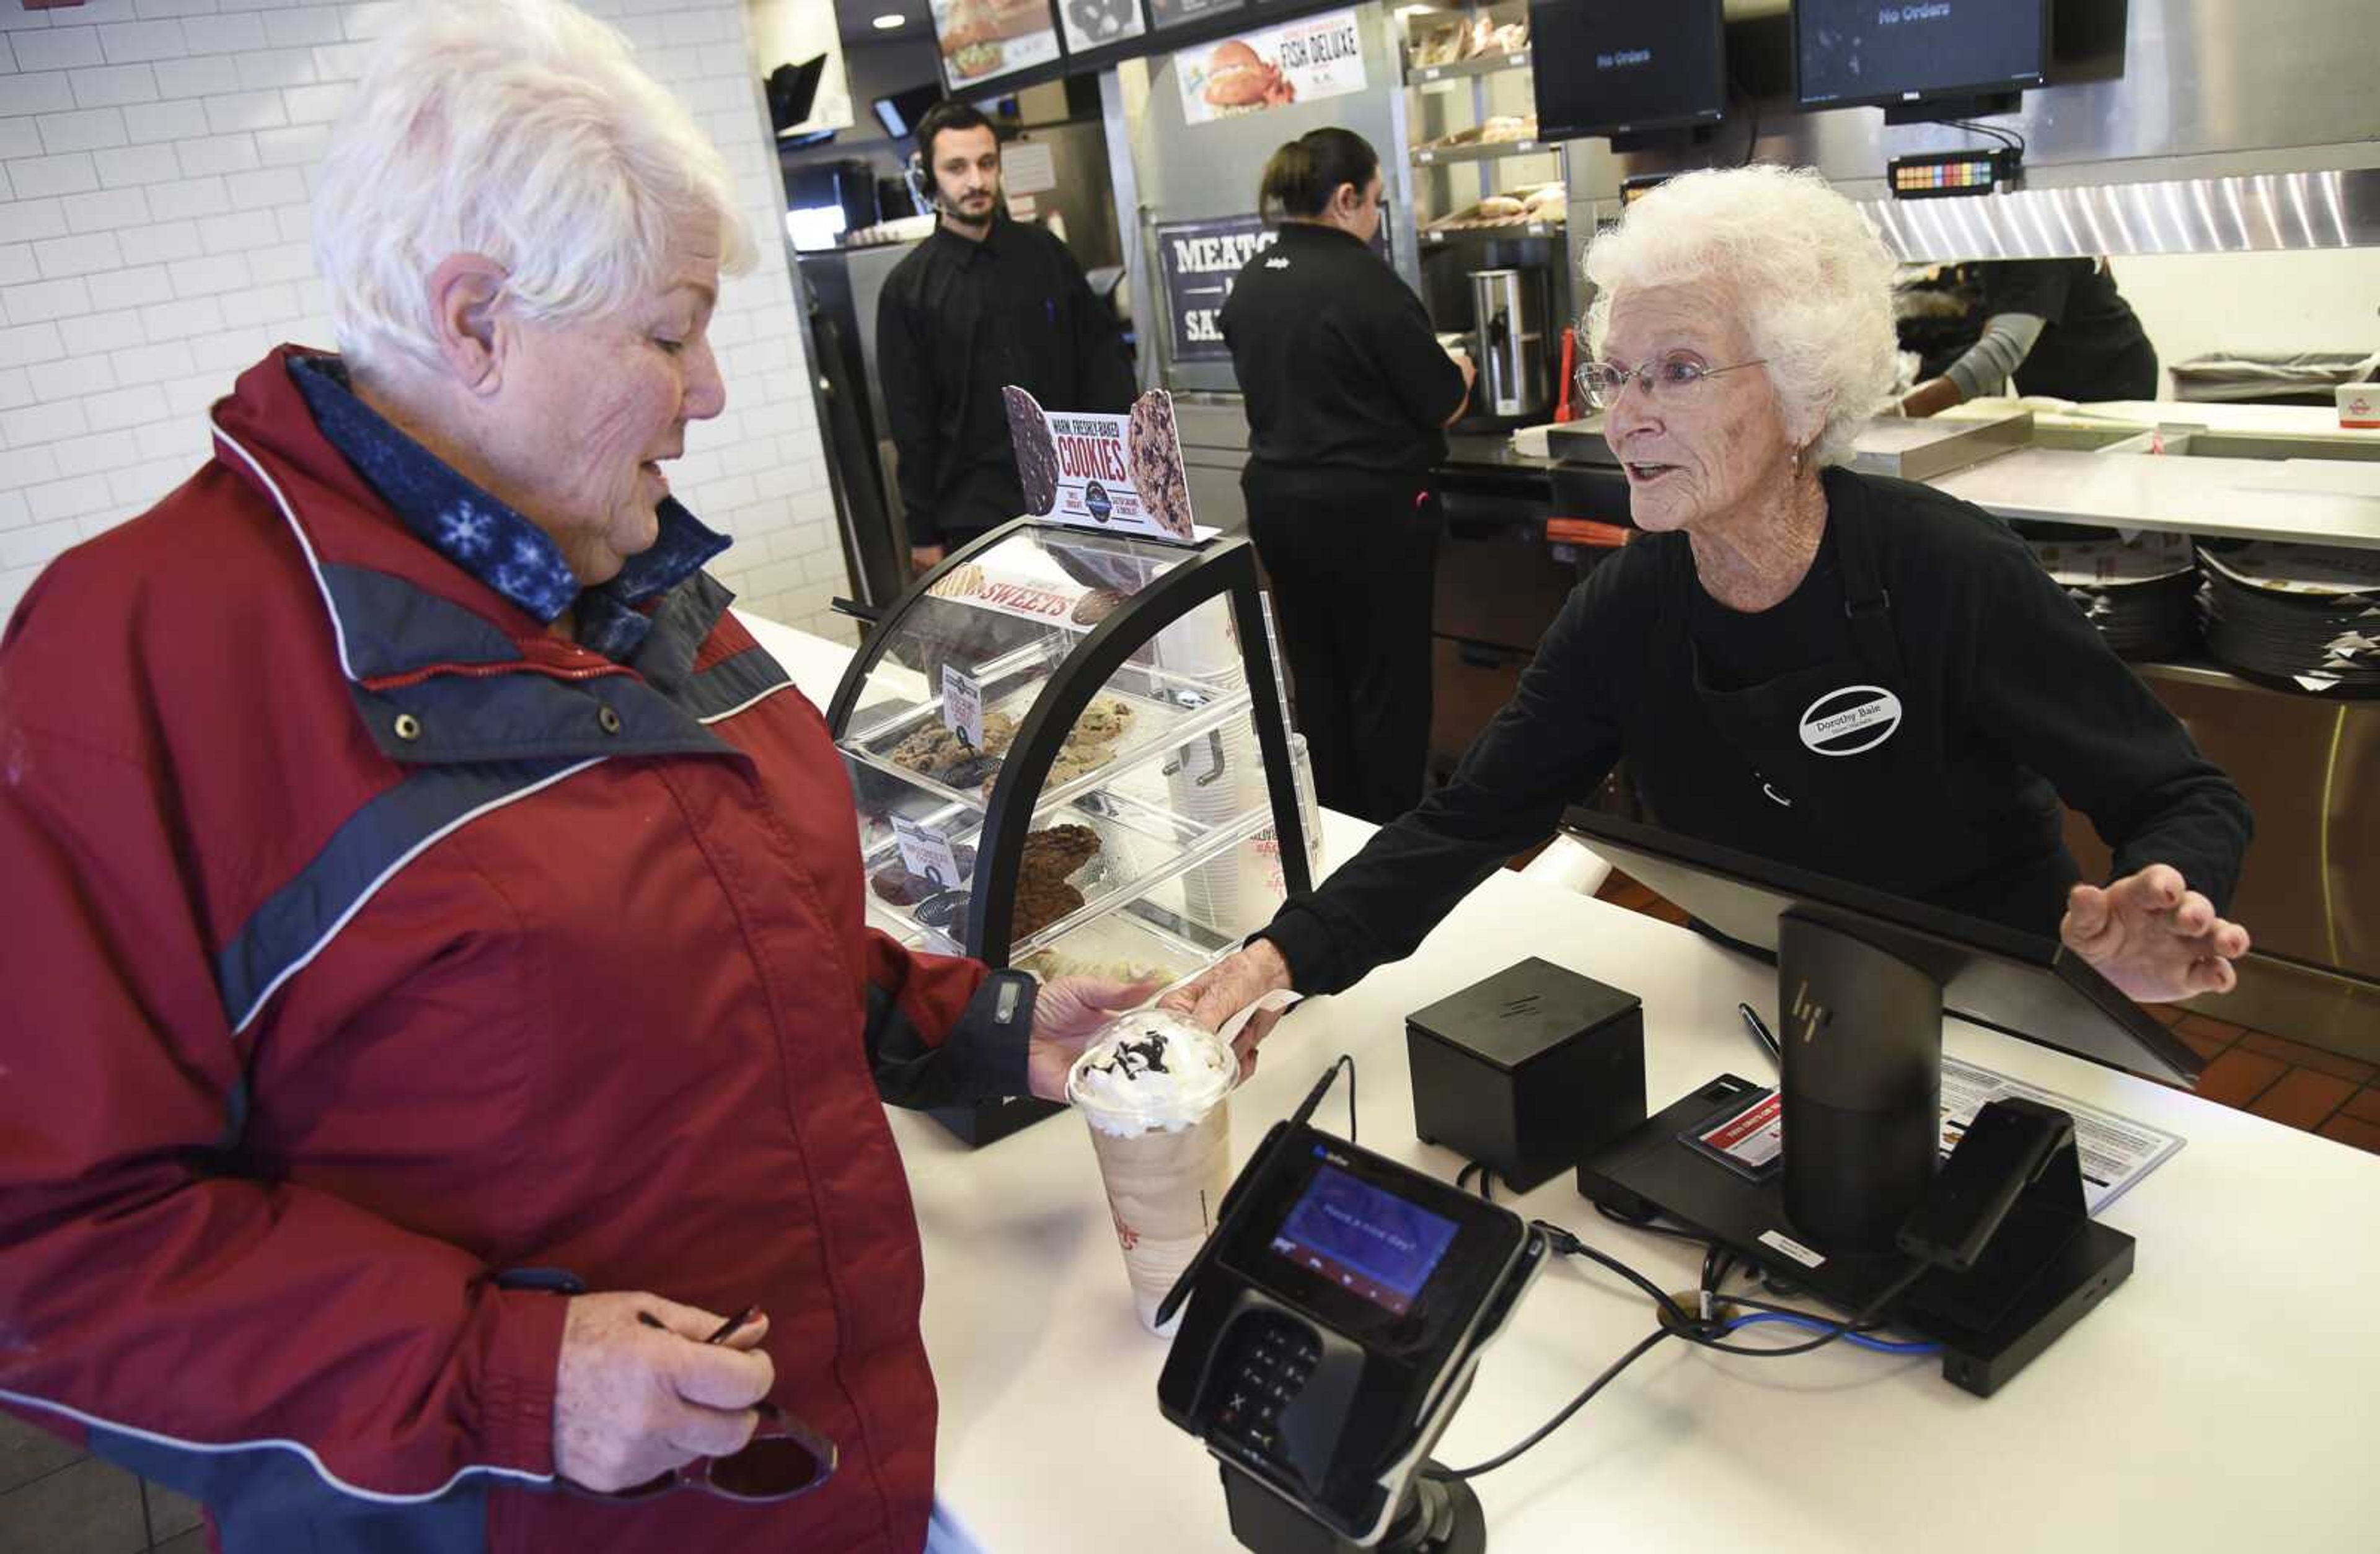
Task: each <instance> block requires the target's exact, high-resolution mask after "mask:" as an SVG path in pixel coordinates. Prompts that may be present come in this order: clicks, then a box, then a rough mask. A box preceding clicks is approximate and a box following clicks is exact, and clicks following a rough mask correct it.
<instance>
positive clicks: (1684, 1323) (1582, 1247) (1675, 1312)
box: [1531, 1220, 1703, 1336]
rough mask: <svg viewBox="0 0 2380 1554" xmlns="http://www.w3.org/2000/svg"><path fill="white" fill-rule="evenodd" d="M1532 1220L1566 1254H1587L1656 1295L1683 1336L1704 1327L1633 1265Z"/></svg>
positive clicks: (1550, 1223) (1656, 1301)
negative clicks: (1681, 1330) (1632, 1266)
mask: <svg viewBox="0 0 2380 1554" xmlns="http://www.w3.org/2000/svg"><path fill="white" fill-rule="evenodd" d="M1531 1223H1533V1224H1534V1225H1536V1228H1537V1230H1538V1232H1540V1233H1542V1234H1543V1235H1544V1236H1545V1238H1546V1240H1547V1241H1548V1243H1550V1244H1552V1246H1553V1249H1554V1250H1555V1251H1557V1252H1559V1253H1560V1254H1561V1255H1562V1256H1563V1257H1585V1259H1586V1260H1587V1261H1588V1262H1591V1263H1597V1264H1600V1265H1601V1266H1603V1267H1604V1268H1608V1269H1610V1270H1611V1271H1612V1272H1614V1273H1616V1274H1618V1275H1619V1276H1620V1277H1621V1278H1622V1279H1625V1280H1626V1281H1628V1282H1630V1283H1631V1284H1633V1285H1635V1286H1636V1288H1638V1289H1639V1290H1642V1291H1644V1292H1645V1293H1646V1294H1647V1295H1650V1296H1651V1297H1652V1298H1653V1304H1654V1305H1658V1306H1659V1307H1660V1308H1661V1310H1662V1313H1663V1314H1664V1315H1665V1316H1667V1317H1669V1319H1670V1321H1672V1322H1675V1323H1676V1324H1677V1325H1678V1327H1679V1328H1680V1329H1683V1332H1682V1336H1688V1335H1692V1334H1693V1333H1694V1332H1697V1331H1699V1330H1701V1329H1702V1326H1703V1323H1702V1319H1701V1318H1700V1317H1694V1316H1693V1315H1691V1314H1689V1313H1688V1312H1687V1310H1686V1308H1685V1307H1684V1306H1682V1305H1679V1304H1678V1302H1677V1297H1675V1296H1674V1295H1671V1294H1670V1292H1669V1291H1667V1290H1664V1289H1662V1288H1661V1287H1660V1286H1659V1285H1658V1284H1656V1283H1654V1282H1653V1281H1651V1280H1649V1279H1647V1278H1645V1276H1644V1275H1643V1274H1641V1273H1639V1272H1637V1271H1636V1270H1635V1269H1633V1268H1630V1267H1629V1266H1628V1265H1627V1264H1626V1263H1623V1262H1621V1260H1620V1259H1619V1258H1617V1257H1611V1256H1609V1255H1608V1254H1606V1253H1603V1252H1598V1251H1597V1250H1596V1249H1595V1248H1594V1247H1592V1246H1589V1245H1588V1244H1586V1243H1585V1242H1584V1241H1581V1240H1580V1239H1579V1238H1578V1237H1577V1235H1576V1234H1575V1233H1573V1232H1570V1231H1566V1230H1564V1229H1563V1228H1562V1227H1561V1226H1560V1225H1557V1224H1555V1223H1554V1222H1553V1221H1552V1220H1532V1221H1531Z"/></svg>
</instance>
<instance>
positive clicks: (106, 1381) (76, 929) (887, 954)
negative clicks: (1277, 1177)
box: [0, 348, 1031, 1554]
mask: <svg viewBox="0 0 2380 1554" xmlns="http://www.w3.org/2000/svg"><path fill="white" fill-rule="evenodd" d="M290 354H291V353H290V351H289V350H288V349H287V348H285V349H284V350H282V351H278V352H275V353H274V354H273V356H272V357H270V358H266V359H265V360H264V361H263V362H261V363H260V364H258V365H257V366H256V367H254V368H251V369H250V370H249V371H248V372H247V373H245V374H244V375H243V376H242V377H241V378H240V380H239V382H238V384H237V389H236V391H235V392H234V394H233V395H231V397H229V398H227V399H225V400H224V401H222V402H221V403H219V404H218V405H217V406H216V407H215V410H214V431H215V445H214V457H213V459H212V462H210V463H209V464H208V465H207V466H206V467H203V468H201V469H200V471H199V472H198V473H197V474H196V475H195V476H194V477H192V479H191V480H189V481H188V483H186V484H185V485H183V486H182V487H181V488H179V489H178V490H176V492H173V493H172V494H171V495H170V496H168V497H166V498H165V499H164V501H163V502H161V503H160V504H158V505H157V506H156V507H155V508H154V509H152V511H150V512H149V513H147V514H146V515H144V516H141V517H139V518H137V519H135V520H133V521H131V522H129V523H128V524H126V525H124V526H122V527H121V528H116V529H114V530H111V531H110V532H108V533H106V534H104V535H103V536H101V537H100V538H98V539H95V540H91V541H90V542H89V543H87V544H84V545H82V546H80V547H79V548H77V549H75V550H73V551H70V552H67V553H66V554H65V555H63V556H61V557H59V558H58V559H57V561H56V562H55V563H54V564H53V565H51V566H50V567H49V569H48V570H47V571H45V572H44V573H43V574H42V577H41V578H40V579H39V580H38V581H37V582H36V583H35V584H34V585H33V588H32V589H31V590H30V592H29V593H28V594H27V595H26V597H25V599H24V601H23V603H22V604H21V605H20V607H19V608H18V611H17V613H16V615H15V617H14V618H13V619H12V620H11V622H10V623H9V625H8V628H7V632H6V637H5V638H0V881H4V882H5V883H0V900H5V903H6V904H5V906H0V917H4V918H5V922H0V1009H5V1016H0V1405H6V1406H8V1407H10V1408H11V1409H12V1410H14V1411H16V1412H18V1413H20V1414H23V1415H24V1416H25V1417H28V1418H30V1419H32V1420H34V1421H35V1422H37V1423H40V1424H42V1425H45V1426H47V1427H52V1428H55V1429H58V1430H60V1431H62V1432H63V1433H66V1434H68V1435H70V1436H75V1437H79V1438H80V1439H85V1440H86V1441H87V1442H88V1444H89V1445H90V1447H91V1449H92V1450H93V1451H97V1452H98V1453H100V1454H101V1455H103V1456H104V1457H107V1458H109V1459H110V1460H112V1461H115V1462H116V1463H121V1464H123V1465H124V1466H126V1467H128V1468H130V1469H132V1470H134V1471H136V1472H139V1473H140V1474H143V1475H147V1476H149V1477H151V1478H153V1479H156V1480H159V1481H161V1482H164V1483H166V1484H169V1485H172V1486H174V1487H177V1488H180V1489H182V1490H184V1491H186V1492H187V1493H189V1494H192V1495H195V1496H197V1497H198V1498H199V1499H202V1500H204V1501H205V1502H206V1503H207V1505H208V1508H209V1511H210V1514H211V1517H212V1520H213V1522H214V1524H215V1526H216V1530H217V1536H218V1537H219V1540H220V1543H221V1547H222V1548H223V1550H224V1551H225V1554H251V1551H257V1550H270V1551H273V1554H280V1551H283V1550H288V1549H296V1548H306V1549H313V1550H321V1551H335V1550H347V1549H372V1550H383V1551H385V1550H400V1551H410V1550H417V1549H419V1550H439V1551H447V1550H456V1551H461V1550H481V1549H490V1550H504V1551H522V1554H526V1551H529V1550H538V1551H550V1550H557V1549H574V1548H577V1549H590V1550H591V1549H601V1550H606V1551H623V1554H638V1551H643V1550H653V1551H656V1554H662V1551H666V1554H695V1551H701V1554H735V1551H739V1550H751V1551H756V1554H757V1551H759V1550H761V1549H769V1550H783V1549H791V1548H798V1549H802V1550H805V1551H827V1550H844V1549H869V1550H875V1549H886V1550H891V1549H899V1550H914V1549H916V1548H919V1547H920V1546H921V1544H922V1543H923V1541H924V1536H925V1527H926V1522H927V1517H928V1513H929V1506H930V1502H931V1498H932V1481H933V1444H934V1425H935V1418H934V1407H935V1401H934V1390H933V1383H932V1380H931V1378H930V1377H929V1373H928V1370H927V1364H926V1354H925V1351H924V1348H923V1346H922V1344H921V1343H920V1341H919V1337H918V1330H917V1311H918V1303H919V1297H920V1290H921V1284H922V1278H923V1275H922V1269H921V1265H920V1260H919V1254H918V1244H917V1227H916V1221H915V1218H914V1215H913V1212H912V1209H911V1205H910V1200H909V1196H908V1191H907V1187H906V1184H905V1180H904V1178H903V1174H902V1169H901V1162H900V1159H899V1157H898V1155H897V1154H896V1152H895V1150H894V1147H893V1142H892V1135H891V1133H890V1132H889V1130H888V1129H887V1127H886V1124H885V1119H884V1115H883V1110H882V1106H881V1104H880V1098H881V1099H891V1100H894V1101H897V1102H901V1103H905V1104H937V1103H941V1102H944V1101H949V1100H953V1099H965V1098H969V1097H974V1096H979V1095H994V1094H1004V1093H1015V1092H1019V1091H1021V1090H1022V1088H1023V1086H1024V1071H1025V1031H1026V1028H1028V1027H1029V1025H1030V1018H1031V1000H1030V997H1029V993H1028V994H1027V995H1026V997H1025V998H1024V999H1023V1000H1022V1002H1021V1006H1020V1005H1019V1002H1018V1001H1017V1000H1016V999H1015V997H1014V995H1013V994H1012V995H1011V996H1010V997H1009V998H1008V999H1006V1000H1002V999H999V998H995V997H994V996H992V995H993V994H994V993H995V992H996V991H998V990H999V989H1000V987H1001V984H1000V983H992V982H988V981H987V974H986V972H985V970H984V968H983V967H982V966H981V965H977V964H975V963H972V962H967V961H960V960H952V959H945V958H941V957H936V956H930V955H924V954H916V953H909V952H906V951H905V950H903V949H902V948H901V947H900V946H899V945H897V944H895V943H894V942H892V941H890V940H888V939H886V938H885V937H884V936H882V935H881V934H880V933H877V932H874V931H873V930H870V929H867V928H866V927H865V926H864V923H863V917H862V894H861V892H862V888H863V886H862V880H861V874H860V865H859V858H858V853H857V849H856V844H855V830H854V824H853V819H852V802H851V795H850V791H849V788H848V784H847V781H846V778H845V776H844V770H843V767H842V765H841V762H840V760H839V759H838V757H837V756H836V754H835V752H834V749H833V747H832V744H831V742H830V740H829V738H828V735H827V731H826V729H825V727H824V724H823V722H822V721H821V719H820V715H819V713H818V711H817V710H816V709H815V708H813V707H812V706H811V705H810V704H809V702H807V700H806V699H804V698H803V697H802V696H801V694H800V693H799V692H798V691H796V690H795V689H794V688H793V687H792V686H790V685H789V684H788V683H787V680H786V677H785V674H784V673H783V670H782V669H781V668H780V667H779V666H778V665H777V664H776V663H775V662H774V661H773V660H771V658H770V657H769V655H768V654H767V653H766V652H765V651H763V650H761V649H760V648H759V647H758V646H757V645H756V644H755V643H754V642H753V640H752V638H751V637H750V636H749V635H748V634H747V632H746V631H745V630H744V629H743V627H742V626H741V625H739V624H738V623H737V622H736V620H735V618H734V616H733V615H731V614H729V613H726V603H727V600H728V594H727V592H726V590H725V589H723V588H722V587H721V586H720V585H719V584H718V583H717V582H715V581H714V580H712V579H711V578H710V577H707V576H705V575H702V574H700V573H697V574H695V575H693V576H691V577H687V578H686V580H685V581H684V582H683V583H681V584H680V585H678V586H677V587H676V588H674V589H671V590H670V591H669V592H668V593H667V594H666V595H664V596H663V597H662V598H661V599H660V600H658V601H654V602H653V603H652V604H651V605H650V614H651V617H652V622H653V625H652V629H651V630H650V633H649V634H648V635H647V637H646V638H645V640H644V641H643V643H642V644H641V645H640V646H639V647H638V648H637V650H636V651H635V652H634V653H633V654H632V655H630V657H629V659H628V661H627V662H613V661H612V660H610V659H607V658H604V657H603V656H601V654H598V653H594V652H591V651H589V650H585V649H582V648H579V647H577V646H574V645H572V644H570V643H567V642H564V641H561V640H558V639H556V638H554V637H550V636H548V635H546V634H545V632H544V631H543V629H542V626H541V624H540V622H539V621H537V620H536V619H534V618H533V617H531V616H530V615H528V614H527V613H524V612H522V611H521V610H520V609H519V608H518V607H516V605H514V604H512V603H510V602H509V601H506V600H505V599H504V598H503V597H501V596H500V595H498V594H496V593H495V592H493V591H492V590H491V589H488V588H486V587H485V586H483V585H482V584H481V583H480V582H479V581H477V580H476V579H475V578H473V577H471V576H470V575H469V574H468V573H467V572H465V571H464V570H462V569H461V568H459V567H457V566H455V565H454V564H453V563H451V562H449V561H447V560H446V559H445V558H444V557H443V556H441V555H440V554H439V553H438V552H435V551H434V550H432V549H431V547H430V546H428V545H426V544H424V543H423V542H422V541H421V540H419V538H417V537H416V536H415V535H413V534H412V533H410V532H409V531H408V530H407V528H405V526H404V525H403V524H402V523H400V522H399V521H398V519H397V518H396V516H395V515H394V514H393V513H392V512H391V511H390V509H389V508H388V506H387V505H386V504H385V503H383V501H382V500H381V499H380V498H379V497H378V496H377V495H376V494H375V493H374V492H373V490H372V489H371V488H370V486H369V485H368V484H366V483H365V482H364V481H363V480H361V479H360V478H359V477H358V474H357V473H356V471H355V469H354V468H353V467H350V466H349V465H348V464H347V462H346V460H345V459H344V458H343V457H342V456H341V455H340V454H339V453H338V451H337V450H336V449H335V448H334V446H333V445H332V444H331V443H328V442H327V441H326V440H325V439H324V438H323V436H322V433H321V431H319V430H318V429H317V428H316V426H315V424H314V422H313V420H312V419H311V418H310V415H309V413H308V410H307V407H306V404H305V401H304V399H303V398H302V397H301V396H300V395H299V392H298V390H297V388H296V386H295V385H294V384H293V383H292V382H291V381H290V376H289V372H288V370H287V366H286V361H287V358H288V357H289V356H290ZM1004 980H1005V978H1004V977H1003V978H1002V981H1003V982H1004ZM531 1270H547V1271H545V1272H542V1273H540V1272H535V1271H531ZM569 1281H576V1282H577V1284H579V1285H581V1286H583V1287H585V1288H588V1289H592V1290H622V1289H642V1290H650V1291H652V1292H655V1293H660V1294H662V1295H665V1296H668V1297H670V1298H672V1299H675V1300H681V1301H686V1302H688V1303H691V1304H695V1305H706V1306H709V1307H710V1308H712V1309H714V1310H718V1311H722V1312H724V1311H731V1310H736V1309H740V1308H741V1307H743V1306H744V1305H747V1304H751V1303H758V1304H759V1305H761V1306H762V1307H763V1308H764V1309H765V1310H766V1311H767V1312H768V1313H769V1316H770V1317H771V1327H770V1330H769V1334H768V1337H767V1341H766V1347H767V1349H768V1352H769V1354H770V1355H771V1358H772V1360H773V1361H774V1363H775V1366H776V1373H777V1378H778V1380H777V1387H776V1390H775V1391H774V1393H773V1394H772V1395H773V1397H774V1399H775V1401H777V1402H779V1403H781V1404H783V1406H785V1407H787V1408H789V1409H791V1410H793V1411H794V1412H795V1413H796V1414H800V1415H801V1416H802V1417H803V1418H805V1419H807V1421H808V1422H810V1423H811V1424H812V1425H813V1426H815V1427H818V1428H819V1429H820V1430H821V1431H823V1432H824V1433H825V1434H827V1435H828V1436H830V1437H831V1438H832V1439H833V1440H834V1441H835V1442H836V1444H837V1445H838V1447H839V1448H840V1450H841V1453H842V1466H841V1471H840V1472H839V1473H838V1475H836V1477H835V1479H834V1481H833V1482H832V1484H830V1485H829V1486H828V1487H825V1488H824V1489H821V1490H820V1491H819V1492H817V1493H815V1494H812V1495H809V1496H807V1497H804V1498H802V1499H796V1500H793V1501H789V1502H784V1503H782V1504H779V1505H776V1506H763V1507H754V1506H745V1505H737V1504H733V1503H730V1502H726V1501H723V1500H719V1499H713V1498H711V1497H710V1496H707V1495H702V1494H696V1493H683V1494H675V1495H670V1496H666V1497H663V1498H662V1499H660V1500H658V1501H656V1502H654V1503H652V1504H650V1505H643V1506H616V1505H604V1504H600V1503H594V1502H590V1501H588V1500H584V1499H577V1498H573V1497H570V1496H566V1495H563V1494H560V1493H556V1492H554V1491H553V1473H554V1466H553V1399H554V1380H555V1367H556V1360H557V1356H558V1354H559V1351H560V1342H561V1334H562V1326H563V1317H564V1310H565V1300H564V1299H563V1298H562V1297H561V1296H560V1295H559V1294H556V1293H549V1289H548V1288H540V1287H537V1286H539V1285H540V1284H544V1285H547V1286H552V1285H553V1284H555V1283H558V1282H559V1283H565V1284H566V1283H567V1282H569Z"/></svg>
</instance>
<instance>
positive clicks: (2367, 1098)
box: [2339, 1089, 2380, 1127]
mask: <svg viewBox="0 0 2380 1554" xmlns="http://www.w3.org/2000/svg"><path fill="white" fill-rule="evenodd" d="M2339 1111H2343V1112H2345V1113H2346V1114H2347V1115H2348V1116H2350V1117H2352V1118H2354V1119H2355V1120H2356V1121H2357V1122H2360V1123H2372V1124H2374V1126H2376V1127H2380V1090H2374V1089H2362V1090H2358V1091H2356V1092H2355V1093H2354V1094H2353V1095H2351V1096H2350V1097H2348V1098H2347V1104H2346V1105H2345V1106H2342V1107H2340V1108H2339Z"/></svg>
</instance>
